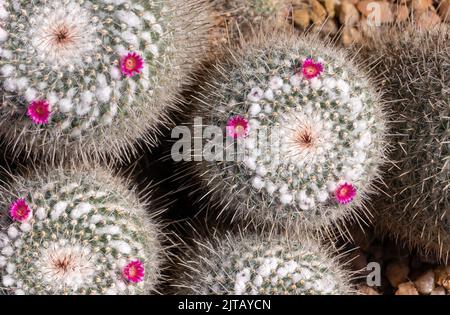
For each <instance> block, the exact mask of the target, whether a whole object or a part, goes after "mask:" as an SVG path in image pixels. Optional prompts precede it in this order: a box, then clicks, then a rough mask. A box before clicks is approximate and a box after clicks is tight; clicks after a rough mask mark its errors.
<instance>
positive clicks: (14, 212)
mask: <svg viewBox="0 0 450 315" xmlns="http://www.w3.org/2000/svg"><path fill="white" fill-rule="evenodd" d="M9 215H10V217H11V218H12V219H13V220H15V221H19V222H25V221H26V220H28V218H29V217H30V216H31V209H30V207H29V206H28V204H27V202H26V201H25V199H17V200H16V201H14V202H13V203H12V204H11V206H10V207H9Z"/></svg>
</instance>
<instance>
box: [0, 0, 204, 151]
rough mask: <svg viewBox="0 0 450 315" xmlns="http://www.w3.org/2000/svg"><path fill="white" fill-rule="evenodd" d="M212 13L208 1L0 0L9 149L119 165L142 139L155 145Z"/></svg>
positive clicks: (1, 124)
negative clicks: (109, 159) (105, 160)
mask: <svg viewBox="0 0 450 315" xmlns="http://www.w3.org/2000/svg"><path fill="white" fill-rule="evenodd" d="M207 8H208V6H207V4H205V1H202V0H188V1H185V0H166V1H157V0H150V1H144V0H63V1H60V0H51V1H49V0H36V1H32V2H30V1H28V0H15V1H0V43H1V49H0V78H1V85H0V97H1V102H2V107H1V110H0V133H1V134H2V135H4V136H5V138H6V141H7V144H8V145H9V146H10V147H11V148H12V149H14V150H15V151H17V152H20V151H25V152H26V153H27V154H29V155H40V154H45V155H46V156H55V157H61V156H62V157H63V158H68V157H72V156H74V155H75V156H77V157H84V156H85V155H90V156H95V157H99V156H100V157H103V156H104V155H110V156H112V157H116V158H117V157H119V156H121V154H122V153H124V151H125V152H128V151H129V149H130V145H131V144H132V143H133V142H134V141H136V140H138V139H142V138H147V140H148V141H150V142H153V143H154V142H155V141H156V139H155V136H156V135H157V134H158V132H159V129H160V128H161V126H162V125H164V123H167V122H168V121H169V117H168V115H169V114H170V111H171V110H172V109H174V108H175V107H176V106H175V104H174V101H175V100H176V98H177V94H178V93H179V90H180V87H181V86H182V85H183V84H185V83H186V82H187V81H188V80H189V73H190V72H191V71H192V68H193V66H194V65H195V64H196V63H198V62H199V59H200V58H201V57H202V56H203V52H204V51H205V50H206V49H207V43H206V42H207V36H208V30H209V27H208V25H209V23H208V18H209V17H208V12H207V11H208V10H207ZM148 131H149V134H148V135H147V134H146V132H148ZM106 148H107V149H106ZM106 152H107V153H106Z"/></svg>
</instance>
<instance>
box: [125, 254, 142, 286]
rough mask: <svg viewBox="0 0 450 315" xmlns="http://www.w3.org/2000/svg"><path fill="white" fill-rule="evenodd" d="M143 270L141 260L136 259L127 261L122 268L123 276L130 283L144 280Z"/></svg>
mask: <svg viewBox="0 0 450 315" xmlns="http://www.w3.org/2000/svg"><path fill="white" fill-rule="evenodd" d="M144 275H145V270H144V264H143V263H142V261H140V260H138V259H136V260H133V261H131V262H129V263H128V264H127V265H126V266H125V267H124V268H123V276H124V278H125V279H126V280H127V281H129V282H132V283H138V282H141V281H143V280H144Z"/></svg>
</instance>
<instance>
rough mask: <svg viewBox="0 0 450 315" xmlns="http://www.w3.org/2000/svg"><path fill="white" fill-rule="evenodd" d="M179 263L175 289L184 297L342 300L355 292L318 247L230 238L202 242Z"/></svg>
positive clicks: (346, 276)
mask: <svg viewBox="0 0 450 315" xmlns="http://www.w3.org/2000/svg"><path fill="white" fill-rule="evenodd" d="M191 254H192V256H193V257H186V259H184V260H183V259H182V262H180V266H182V268H185V272H184V273H183V276H182V277H181V278H180V279H179V280H178V283H176V284H175V286H176V287H178V290H179V293H186V294H219V295H225V294H226V295H228V294H231V295H235V294H237V295H243V294H252V295H257V294H262V295H269V294H270V295H274V294H284V295H287V294H290V295H314V294H316V295H317V294H320V295H330V294H332V295H343V294H351V293H353V291H354V290H353V288H352V287H351V284H350V279H351V276H350V274H349V273H348V272H347V271H345V269H343V268H342V266H340V265H339V263H338V260H337V257H332V256H330V253H329V252H328V250H327V249H324V248H323V247H321V246H320V244H316V243H314V242H311V241H305V240H301V239H300V240H295V241H293V240H290V241H289V240H288V239H287V238H285V237H280V236H272V238H270V239H269V238H267V239H266V238H261V237H258V236H256V235H252V236H238V237H236V236H232V235H231V234H227V236H226V237H225V238H223V239H222V240H221V241H217V242H206V243H199V244H198V249H197V250H196V251H194V252H192V253H191Z"/></svg>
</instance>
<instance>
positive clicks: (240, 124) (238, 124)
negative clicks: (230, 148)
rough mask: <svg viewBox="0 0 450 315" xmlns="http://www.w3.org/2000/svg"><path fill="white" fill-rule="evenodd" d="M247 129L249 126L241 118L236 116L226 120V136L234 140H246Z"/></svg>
mask: <svg viewBox="0 0 450 315" xmlns="http://www.w3.org/2000/svg"><path fill="white" fill-rule="evenodd" d="M249 129H250V126H249V123H248V120H247V119H245V118H244V117H243V116H240V115H236V116H233V117H231V118H230V119H228V122H227V135H229V136H230V137H232V138H234V139H237V138H246V137H247V136H248V132H249Z"/></svg>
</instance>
